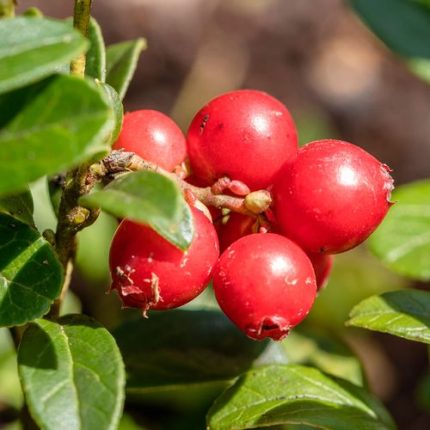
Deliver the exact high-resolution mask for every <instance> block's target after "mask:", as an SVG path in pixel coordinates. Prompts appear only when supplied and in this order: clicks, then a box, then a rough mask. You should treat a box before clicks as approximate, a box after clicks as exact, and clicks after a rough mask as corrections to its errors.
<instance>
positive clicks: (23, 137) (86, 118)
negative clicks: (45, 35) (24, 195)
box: [0, 75, 114, 195]
mask: <svg viewBox="0 0 430 430" xmlns="http://www.w3.org/2000/svg"><path fill="white" fill-rule="evenodd" d="M113 125H114V124H113V114H112V110H111V107H110V106H109V105H108V103H107V101H106V100H105V96H104V95H103V94H102V93H101V92H100V90H99V89H98V88H97V87H96V86H95V84H92V83H91V82H88V81H85V80H83V79H80V78H77V77H72V76H66V75H58V76H55V77H51V78H48V79H46V80H45V81H43V82H39V83H37V84H34V85H33V86H31V87H30V88H23V89H20V90H17V91H15V92H12V93H7V94H4V95H3V96H0V126H3V127H4V128H3V129H2V130H1V131H0V195H1V194H11V193H13V192H15V191H20V190H21V189H23V188H25V186H26V185H27V183H28V182H31V181H34V180H36V179H37V178H39V177H41V176H43V175H45V174H52V173H55V172H58V171H63V170H64V169H66V168H69V167H72V166H75V165H77V164H79V163H81V162H83V161H86V160H89V159H91V158H93V157H96V156H100V155H104V154H106V153H107V151H108V149H109V148H108V144H109V142H108V141H107V138H108V136H109V135H110V134H111V132H112V129H113Z"/></svg>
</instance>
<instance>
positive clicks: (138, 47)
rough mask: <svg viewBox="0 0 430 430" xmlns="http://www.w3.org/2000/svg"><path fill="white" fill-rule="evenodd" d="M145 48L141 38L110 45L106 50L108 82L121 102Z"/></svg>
mask: <svg viewBox="0 0 430 430" xmlns="http://www.w3.org/2000/svg"><path fill="white" fill-rule="evenodd" d="M145 48H146V41H145V39H141V38H140V39H136V40H130V41H127V42H121V43H116V44H115V45H110V46H108V48H107V50H106V82H107V83H108V84H109V85H111V86H112V87H114V88H115V90H116V91H117V92H118V94H119V96H120V98H121V100H122V99H123V98H124V96H125V93H126V92H127V88H128V85H129V84H130V81H131V79H132V77H133V75H134V72H135V70H136V67H137V61H138V59H139V55H140V53H141V52H142V51H143V50H144V49H145Z"/></svg>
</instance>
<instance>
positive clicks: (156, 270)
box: [109, 208, 219, 312]
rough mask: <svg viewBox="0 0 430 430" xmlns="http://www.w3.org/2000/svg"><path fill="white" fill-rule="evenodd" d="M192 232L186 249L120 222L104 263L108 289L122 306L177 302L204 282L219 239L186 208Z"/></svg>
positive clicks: (148, 230) (204, 219) (161, 306)
mask: <svg viewBox="0 0 430 430" xmlns="http://www.w3.org/2000/svg"><path fill="white" fill-rule="evenodd" d="M191 211H192V215H193V220H194V227H195V233H194V238H193V241H192V243H191V246H190V247H189V249H188V250H187V251H185V252H182V251H181V250H179V249H177V248H176V247H175V246H173V245H172V244H170V243H169V242H167V240H165V239H163V238H162V237H161V236H159V235H158V233H156V232H155V231H154V230H152V229H151V228H150V227H147V226H144V225H142V224H137V223H135V222H132V221H129V220H124V221H122V222H121V224H120V226H119V227H118V230H117V231H116V233H115V236H114V239H113V241H112V245H111V249H110V257H109V264H110V269H111V274H112V289H114V290H116V291H117V292H118V294H119V296H120V298H121V300H122V302H123V303H124V305H125V306H127V307H138V308H141V309H142V310H143V311H144V312H145V311H147V310H148V309H169V308H175V307H178V306H181V305H183V304H185V303H187V302H189V301H190V300H192V299H193V298H195V297H196V296H197V295H198V294H200V293H201V292H202V291H203V289H204V288H205V286H206V285H207V283H208V281H209V278H210V275H211V272H212V268H213V266H214V265H215V263H216V261H217V259H218V256H219V247H218V238H217V235H216V232H215V229H214V227H213V225H212V224H211V222H210V221H209V220H208V219H207V217H206V216H205V215H204V214H203V213H202V212H200V211H199V210H198V209H196V208H191Z"/></svg>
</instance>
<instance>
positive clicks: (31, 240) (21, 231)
mask: <svg viewBox="0 0 430 430" xmlns="http://www.w3.org/2000/svg"><path fill="white" fill-rule="evenodd" d="M62 281H63V276H62V268H61V265H60V263H59V262H58V260H57V257H56V255H55V253H54V250H53V249H52V247H51V246H50V245H49V244H48V242H47V241H46V240H45V239H44V238H43V237H42V236H40V234H39V233H38V232H37V231H36V230H34V229H33V228H32V227H30V226H29V225H27V224H25V223H22V222H21V221H18V220H17V219H15V218H12V217H11V216H9V215H6V214H0V326H12V325H19V324H24V323H26V322H28V321H32V320H34V319H35V318H39V317H41V316H42V315H44V314H46V313H47V312H48V310H49V308H50V306H51V304H52V302H53V301H54V299H55V298H57V296H58V295H59V294H60V291H61V287H62Z"/></svg>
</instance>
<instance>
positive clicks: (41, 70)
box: [0, 17, 87, 93]
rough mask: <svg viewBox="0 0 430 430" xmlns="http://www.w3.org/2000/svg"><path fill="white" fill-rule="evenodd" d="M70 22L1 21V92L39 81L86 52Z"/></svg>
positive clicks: (84, 43) (84, 45) (20, 19)
mask: <svg viewBox="0 0 430 430" xmlns="http://www.w3.org/2000/svg"><path fill="white" fill-rule="evenodd" d="M86 47H87V41H86V40H85V38H84V37H83V36H82V35H81V34H80V33H79V32H78V31H76V30H74V29H73V28H71V27H70V25H69V24H68V23H67V22H64V21H56V20H53V19H47V18H40V17H19V18H15V19H5V20H1V21H0V93H3V92H6V91H11V90H13V89H16V88H19V87H22V86H24V85H27V84H30V83H32V82H35V81H38V80H40V79H42V78H44V77H46V76H48V75H50V74H52V73H54V72H55V71H56V70H57V69H58V68H59V67H60V66H62V65H64V64H67V63H69V62H70V61H71V60H72V59H73V58H75V57H76V56H78V55H79V54H81V53H82V52H84V51H85V49H86Z"/></svg>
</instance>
